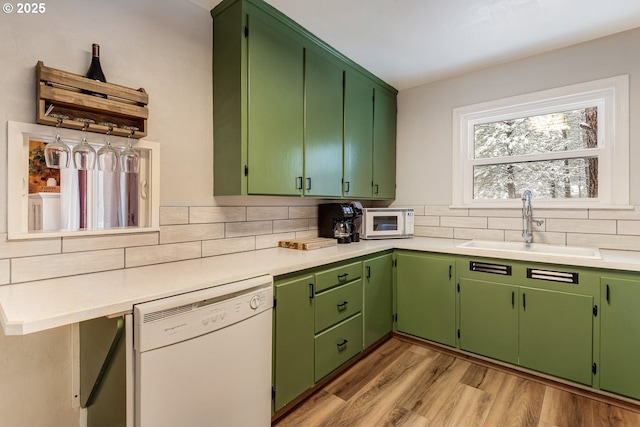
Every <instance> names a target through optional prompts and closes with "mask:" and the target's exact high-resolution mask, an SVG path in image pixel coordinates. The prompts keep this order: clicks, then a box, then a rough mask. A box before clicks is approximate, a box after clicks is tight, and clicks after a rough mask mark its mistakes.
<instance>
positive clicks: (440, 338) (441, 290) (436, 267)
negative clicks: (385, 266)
mask: <svg viewBox="0 0 640 427" xmlns="http://www.w3.org/2000/svg"><path fill="white" fill-rule="evenodd" d="M396 260H397V270H396V286H397V291H396V292H397V312H398V321H397V328H398V331H400V332H404V333H407V334H410V335H415V336H417V337H420V338H424V339H428V340H431V341H436V342H439V343H442V344H446V345H449V346H455V345H456V329H455V321H456V315H455V312H456V291H455V280H454V279H455V261H454V259H452V258H448V257H439V256H437V255H425V254H420V253H415V252H402V251H401V252H398V253H397V255H396Z"/></svg>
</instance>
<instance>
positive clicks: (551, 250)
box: [458, 240, 602, 259]
mask: <svg viewBox="0 0 640 427" xmlns="http://www.w3.org/2000/svg"><path fill="white" fill-rule="evenodd" d="M458 247H459V248H469V249H481V250H489V251H504V252H519V253H529V254H540V255H559V256H567V257H578V258H590V259H602V255H601V254H600V250H599V249H598V248H583V247H578V246H557V245H548V244H545V243H524V242H499V241H490V240H470V241H468V242H465V243H461V244H459V245H458Z"/></svg>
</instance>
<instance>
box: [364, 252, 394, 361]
mask: <svg viewBox="0 0 640 427" xmlns="http://www.w3.org/2000/svg"><path fill="white" fill-rule="evenodd" d="M392 262H393V258H392V254H386V255H382V256H378V257H375V258H371V259H368V260H366V261H364V264H363V265H364V275H363V277H364V347H365V348H367V347H369V346H370V345H371V344H373V343H375V342H376V341H378V340H379V339H380V338H382V337H384V336H385V335H387V334H388V333H390V332H391V329H392V328H393V294H392V283H393V270H392V268H393V267H392Z"/></svg>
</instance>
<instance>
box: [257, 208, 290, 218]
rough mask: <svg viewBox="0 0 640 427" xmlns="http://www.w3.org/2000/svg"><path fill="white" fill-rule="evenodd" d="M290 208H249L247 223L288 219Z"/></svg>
mask: <svg viewBox="0 0 640 427" xmlns="http://www.w3.org/2000/svg"><path fill="white" fill-rule="evenodd" d="M288 218H289V208H288V207H286V206H248V207H247V221H262V220H267V219H288Z"/></svg>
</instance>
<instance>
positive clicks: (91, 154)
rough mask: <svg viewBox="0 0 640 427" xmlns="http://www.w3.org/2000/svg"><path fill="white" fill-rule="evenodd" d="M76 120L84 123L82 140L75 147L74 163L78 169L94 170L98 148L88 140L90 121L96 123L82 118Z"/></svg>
mask: <svg viewBox="0 0 640 427" xmlns="http://www.w3.org/2000/svg"><path fill="white" fill-rule="evenodd" d="M75 120H76V121H79V122H82V123H84V124H83V125H82V141H81V142H80V144H78V145H76V146H75V147H73V164H74V166H75V168H76V169H78V170H93V169H94V168H95V167H96V150H95V149H94V148H93V147H92V146H91V145H89V143H88V142H87V128H88V127H89V124H90V123H95V121H93V120H91V119H82V118H76V119H75Z"/></svg>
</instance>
